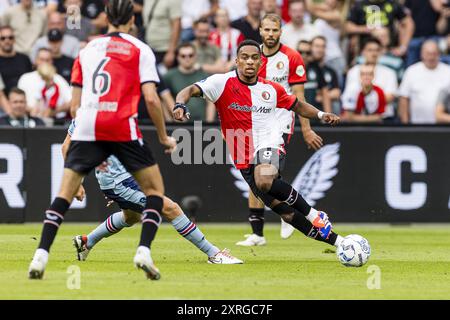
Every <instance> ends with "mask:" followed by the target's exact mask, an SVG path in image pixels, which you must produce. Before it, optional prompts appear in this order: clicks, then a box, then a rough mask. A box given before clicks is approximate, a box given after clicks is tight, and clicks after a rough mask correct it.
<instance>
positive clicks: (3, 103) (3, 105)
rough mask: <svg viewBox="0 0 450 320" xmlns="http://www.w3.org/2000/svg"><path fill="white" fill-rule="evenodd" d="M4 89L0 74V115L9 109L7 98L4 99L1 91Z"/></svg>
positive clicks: (3, 93) (4, 96)
mask: <svg viewBox="0 0 450 320" xmlns="http://www.w3.org/2000/svg"><path fill="white" fill-rule="evenodd" d="M4 89H5V84H4V82H3V79H2V76H1V75H0V115H3V114H5V113H8V112H9V110H10V108H9V103H8V99H6V95H5V92H4V91H3V90H4Z"/></svg>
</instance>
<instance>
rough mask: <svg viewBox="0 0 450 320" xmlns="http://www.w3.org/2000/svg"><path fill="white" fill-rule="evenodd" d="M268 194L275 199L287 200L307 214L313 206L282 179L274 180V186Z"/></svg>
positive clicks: (293, 206)
mask: <svg viewBox="0 0 450 320" xmlns="http://www.w3.org/2000/svg"><path fill="white" fill-rule="evenodd" d="M268 194H270V195H271V196H272V197H274V198H275V199H277V200H279V201H282V202H285V203H286V204H288V205H289V206H291V207H292V208H294V209H296V210H298V211H300V212H301V213H303V215H305V216H307V215H308V214H309V211H310V210H311V206H310V205H309V204H308V203H307V202H306V201H305V199H303V197H302V196H301V195H300V194H299V193H298V192H297V191H295V189H294V188H293V187H292V186H291V185H290V184H289V183H287V182H285V181H283V180H281V179H275V180H273V183H272V187H271V188H270V190H269V192H268Z"/></svg>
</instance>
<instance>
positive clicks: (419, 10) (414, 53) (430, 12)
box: [405, 0, 444, 67]
mask: <svg viewBox="0 0 450 320" xmlns="http://www.w3.org/2000/svg"><path fill="white" fill-rule="evenodd" d="M405 7H407V8H408V9H409V10H410V11H411V16H412V18H413V20H414V25H415V29H414V35H413V38H412V39H411V41H410V42H409V47H408V54H407V56H406V67H409V66H410V65H412V64H414V63H416V62H419V61H420V48H421V47H422V44H423V43H424V41H425V40H427V39H430V38H433V37H436V36H437V34H438V32H437V22H438V20H439V14H440V12H441V11H443V9H444V8H443V7H444V6H443V1H442V0H405Z"/></svg>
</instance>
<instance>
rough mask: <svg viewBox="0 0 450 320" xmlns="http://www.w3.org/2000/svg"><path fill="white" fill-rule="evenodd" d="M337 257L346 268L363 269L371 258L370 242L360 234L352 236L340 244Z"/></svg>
mask: <svg viewBox="0 0 450 320" xmlns="http://www.w3.org/2000/svg"><path fill="white" fill-rule="evenodd" d="M336 255H337V257H338V259H339V261H340V262H341V263H342V264H343V265H344V266H346V267H361V266H363V265H365V264H366V262H367V260H369V257H370V245H369V242H368V241H367V239H365V238H363V237H361V236H360V235H358V234H350V235H348V236H346V237H345V238H344V240H342V242H341V243H340V244H339V246H338V248H337V251H336Z"/></svg>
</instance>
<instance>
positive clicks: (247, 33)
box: [228, 0, 263, 43]
mask: <svg viewBox="0 0 450 320" xmlns="http://www.w3.org/2000/svg"><path fill="white" fill-rule="evenodd" d="M262 9H263V5H262V0H248V1H247V11H248V14H247V15H246V16H245V17H242V18H239V19H237V20H234V21H233V22H232V23H231V26H232V27H233V28H236V29H238V30H239V31H241V33H242V34H243V35H244V37H245V39H252V40H255V41H256V42H258V43H261V35H260V34H259V25H260V24H261V18H262V16H261V15H262ZM228 12H229V11H228Z"/></svg>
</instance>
